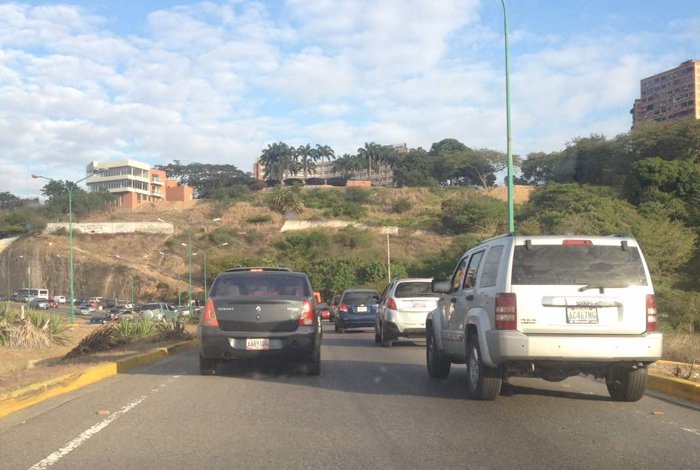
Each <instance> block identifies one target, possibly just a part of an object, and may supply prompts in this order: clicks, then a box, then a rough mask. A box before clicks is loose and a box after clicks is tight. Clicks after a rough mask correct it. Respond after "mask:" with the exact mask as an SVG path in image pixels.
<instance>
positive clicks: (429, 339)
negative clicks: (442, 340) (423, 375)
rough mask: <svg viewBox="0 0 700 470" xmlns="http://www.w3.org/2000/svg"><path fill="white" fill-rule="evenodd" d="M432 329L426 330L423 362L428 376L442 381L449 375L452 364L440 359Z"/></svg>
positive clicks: (442, 358)
mask: <svg viewBox="0 0 700 470" xmlns="http://www.w3.org/2000/svg"><path fill="white" fill-rule="evenodd" d="M433 334H434V333H433V329H432V328H428V329H427V330H426V335H425V360H426V363H427V364H428V375H429V376H431V377H433V378H435V379H444V378H445V377H447V376H448V375H449V374H450V367H451V366H452V363H451V362H450V361H448V360H447V359H445V358H444V357H442V354H441V353H440V351H439V350H438V349H437V345H436V344H435V338H434V337H433Z"/></svg>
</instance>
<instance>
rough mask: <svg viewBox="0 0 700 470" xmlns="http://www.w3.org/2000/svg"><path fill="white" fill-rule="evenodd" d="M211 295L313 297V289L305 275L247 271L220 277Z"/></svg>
mask: <svg viewBox="0 0 700 470" xmlns="http://www.w3.org/2000/svg"><path fill="white" fill-rule="evenodd" d="M211 295H212V297H238V296H265V297H267V296H292V297H311V291H310V290H309V284H308V282H306V277H305V276H303V275H287V274H278V273H274V274H268V273H265V272H250V271H245V272H236V273H231V274H226V275H224V276H222V277H220V278H219V279H218V280H217V282H215V283H214V286H213V287H212V291H211Z"/></svg>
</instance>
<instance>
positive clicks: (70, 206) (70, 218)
mask: <svg viewBox="0 0 700 470" xmlns="http://www.w3.org/2000/svg"><path fill="white" fill-rule="evenodd" d="M90 176H93V175H87V176H86V177H85V178H81V179H79V180H78V181H76V182H75V183H73V185H74V186H71V185H69V184H68V182H65V181H57V180H55V179H53V178H49V177H47V176H41V175H32V178H42V179H45V180H47V181H51V182H54V183H60V184H62V185H63V186H65V188H66V192H67V193H68V260H69V261H68V265H69V268H68V269H69V272H68V279H69V282H70V322H71V323H75V278H74V275H73V273H74V269H75V266H74V264H73V188H74V187H76V186H77V185H78V183H80V182H81V181H85V180H86V179H88V178H89V177H90Z"/></svg>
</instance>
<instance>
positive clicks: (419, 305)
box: [413, 302, 426, 308]
mask: <svg viewBox="0 0 700 470" xmlns="http://www.w3.org/2000/svg"><path fill="white" fill-rule="evenodd" d="M425 307H426V305H425V302H413V308H425Z"/></svg>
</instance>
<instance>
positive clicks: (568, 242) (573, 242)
mask: <svg viewBox="0 0 700 470" xmlns="http://www.w3.org/2000/svg"><path fill="white" fill-rule="evenodd" d="M561 244H562V245H592V244H593V242H592V241H591V240H564V241H563V242H561Z"/></svg>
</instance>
